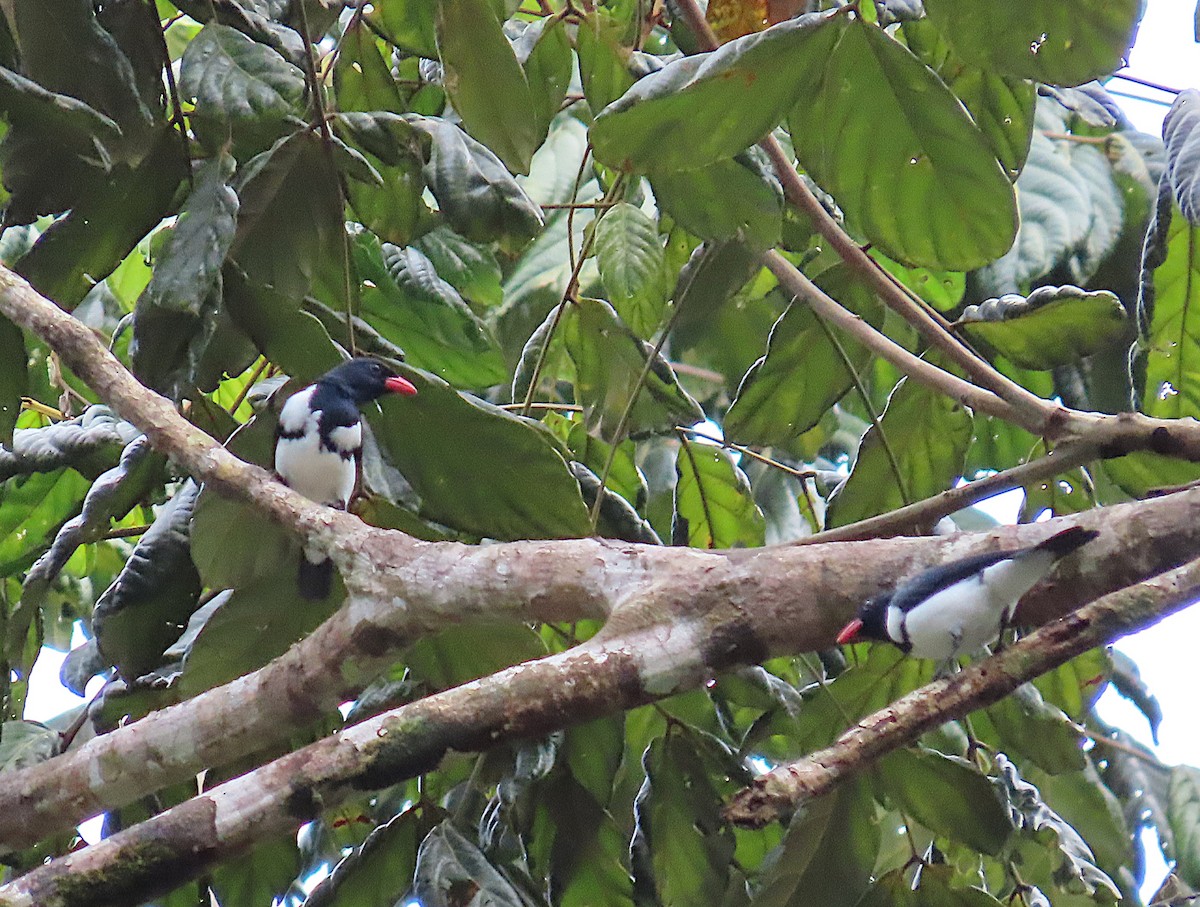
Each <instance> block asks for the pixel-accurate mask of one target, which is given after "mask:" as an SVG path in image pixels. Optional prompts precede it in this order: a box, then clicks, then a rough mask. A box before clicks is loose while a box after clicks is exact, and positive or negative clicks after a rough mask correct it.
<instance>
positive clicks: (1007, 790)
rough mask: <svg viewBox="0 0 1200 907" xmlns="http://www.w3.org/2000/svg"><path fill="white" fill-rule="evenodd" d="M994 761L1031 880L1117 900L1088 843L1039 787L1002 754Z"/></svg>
mask: <svg viewBox="0 0 1200 907" xmlns="http://www.w3.org/2000/svg"><path fill="white" fill-rule="evenodd" d="M995 759H996V768H997V769H998V772H999V777H998V778H997V779H996V788H997V790H998V792H999V793H1000V796H1001V798H1002V799H1003V800H1004V802H1005V803H1006V805H1007V807H1008V811H1009V816H1010V818H1011V819H1012V822H1013V825H1014V826H1016V828H1017V830H1018V832H1019V833H1020V835H1021V839H1022V840H1021V841H1019V842H1017V843H1015V846H1014V848H1013V849H1014V850H1016V851H1017V852H1016V854H1014V856H1015V858H1016V861H1017V862H1018V863H1023V864H1024V866H1023V867H1022V874H1023V875H1024V876H1025V877H1026V880H1027V881H1030V882H1032V883H1033V884H1037V885H1040V886H1045V887H1049V885H1050V884H1051V882H1053V883H1054V884H1058V885H1061V886H1063V887H1067V888H1069V890H1072V891H1081V890H1082V891H1083V892H1086V893H1088V894H1091V895H1093V896H1094V898H1095V899H1096V900H1098V901H1107V902H1112V901H1115V900H1116V899H1118V898H1119V897H1120V893H1119V892H1118V890H1117V887H1116V885H1114V884H1113V882H1112V880H1111V879H1110V878H1109V877H1108V876H1107V875H1105V874H1104V873H1103V872H1102V871H1101V870H1100V869H1099V868H1097V866H1096V858H1095V856H1094V855H1093V853H1092V850H1091V848H1090V847H1088V845H1087V842H1086V841H1084V840H1083V838H1081V837H1080V836H1079V833H1078V832H1077V831H1076V830H1075V829H1074V828H1072V827H1071V826H1070V825H1069V824H1068V823H1067V822H1066V821H1065V820H1064V819H1063V818H1062V816H1060V815H1059V814H1058V813H1056V812H1055V811H1054V810H1052V809H1051V808H1050V807H1049V806H1048V805H1047V804H1046V802H1045V801H1044V800H1043V799H1042V796H1041V794H1040V793H1039V791H1038V789H1037V788H1036V787H1034V786H1033V785H1032V784H1030V783H1029V782H1028V781H1026V780H1025V779H1023V778H1022V777H1021V776H1020V774H1019V773H1018V772H1017V767H1016V766H1015V765H1014V764H1013V763H1012V762H1011V761H1010V760H1009V759H1008V758H1007V757H1006V756H1005V755H1004V754H1003V753H997V754H996V756H995ZM1031 876H1032V877H1031ZM1039 876H1040V877H1039Z"/></svg>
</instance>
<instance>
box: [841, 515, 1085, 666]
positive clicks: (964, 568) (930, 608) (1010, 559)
mask: <svg viewBox="0 0 1200 907" xmlns="http://www.w3.org/2000/svg"><path fill="white" fill-rule="evenodd" d="M1099 534H1100V533H1098V532H1096V531H1094V530H1092V529H1083V528H1081V527H1079V526H1073V527H1071V528H1070V529H1065V530H1063V531H1062V532H1059V533H1057V534H1055V535H1052V536H1050V538H1048V539H1046V540H1045V541H1044V542H1041V543H1040V544H1037V545H1033V546H1031V547H1029V548H1019V549H1016V550H1013V551H993V552H990V553H988V554H979V555H975V556H974V557H967V558H963V559H962V560H957V561H952V562H950V563H949V564H939V565H938V566H936V567H931V568H930V569H928V570H925V571H923V572H921V573H919V574H917V575H916V576H915V577H913V578H912V579H910V580H908V581H907V582H904V583H901V584H900V585H899V586H897V587H896V588H895V589H893V590H892V591H891V592H886V593H884V594H882V595H878V596H875V597H874V598H872V599H870V600H869V601H867V602H866V603H865V604H863V606H862V607H861V608H859V610H858V616H857V617H856V618H854V620H852V621H850V623H848V624H846V626H845V627H843V628H842V632H840V633H839V634H838V637H837V641H838V642H839V643H841V644H845V643H848V642H853V641H855V640H857V639H860V638H866V639H874V640H880V641H882V642H890V643H893V644H894V645H896V646H898V647H899V648H900V649H902V650H903V651H904V652H906V653H908V654H909V655H913V656H915V657H917V658H935V659H939V660H943V661H945V660H948V659H952V658H956V657H957V656H959V655H964V654H971V653H974V652H978V651H979V650H981V649H982V648H983V647H984V646H986V645H987V644H988V643H990V642H991V641H992V640H994V639H995V638H996V637H997V636H999V635H1000V633H1001V632H1003V630H1004V628H1005V627H1007V626H1009V624H1010V622H1011V621H1012V617H1013V612H1014V611H1016V609H1017V602H1019V601H1020V600H1021V597H1022V596H1023V595H1024V594H1025V593H1026V592H1028V591H1029V590H1030V589H1032V588H1033V587H1034V586H1035V585H1037V583H1038V582H1039V581H1040V580H1041V579H1042V577H1044V576H1045V575H1046V574H1048V573H1049V572H1050V570H1051V569H1052V568H1053V567H1054V565H1055V564H1056V563H1058V561H1059V560H1060V559H1062V558H1064V557H1066V556H1067V555H1068V554H1070V553H1071V552H1072V551H1074V550H1075V549H1076V548H1079V547H1081V546H1082V545H1086V544H1087V543H1088V542H1090V541H1091V540H1092V539H1094V538H1096V536H1098V535H1099Z"/></svg>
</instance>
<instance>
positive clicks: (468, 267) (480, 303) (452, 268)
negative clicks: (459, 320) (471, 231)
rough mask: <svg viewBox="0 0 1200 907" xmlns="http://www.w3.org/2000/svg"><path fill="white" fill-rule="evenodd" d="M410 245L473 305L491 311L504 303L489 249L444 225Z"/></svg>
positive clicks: (502, 292)
mask: <svg viewBox="0 0 1200 907" xmlns="http://www.w3.org/2000/svg"><path fill="white" fill-rule="evenodd" d="M413 246H414V247H415V248H417V249H419V250H420V251H421V252H423V253H424V254H425V255H426V257H428V258H429V260H430V261H431V262H432V263H433V267H434V269H435V270H436V271H437V273H438V276H440V277H441V278H442V279H443V280H445V281H446V282H447V283H449V284H450V285H451V286H453V287H454V289H456V290H458V292H459V293H460V294H461V295H462V297H463V299H465V300H466V301H467V302H469V303H471V304H472V305H473V306H477V307H479V308H491V307H493V306H498V305H500V303H501V302H502V301H503V299H504V290H503V289H502V288H501V286H500V265H499V263H498V262H497V261H496V256H495V255H494V254H493V253H492V251H491V249H489V248H487V247H486V246H483V245H480V244H478V243H473V242H471V241H469V240H467V239H464V238H463V237H461V236H459V235H458V234H457V233H455V232H454V231H453V230H451V229H450V228H449V227H445V226H443V227H438V228H437V229H435V230H431V231H430V232H428V233H426V234H425V235H424V236H422V237H421V238H420V239H418V240H417V241H416V242H415V243H413Z"/></svg>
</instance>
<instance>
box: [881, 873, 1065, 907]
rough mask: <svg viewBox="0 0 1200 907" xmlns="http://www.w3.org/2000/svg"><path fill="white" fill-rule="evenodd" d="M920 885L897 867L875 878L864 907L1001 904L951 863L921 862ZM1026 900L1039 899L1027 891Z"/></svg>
mask: <svg viewBox="0 0 1200 907" xmlns="http://www.w3.org/2000/svg"><path fill="white" fill-rule="evenodd" d="M917 883H918V884H917V888H916V889H915V890H914V889H913V883H912V882H911V881H910V880H909V878H908V875H907V873H906V871H905V870H904V869H895V870H892V871H891V872H889V873H887V874H886V875H884V876H881V877H880V878H879V879H877V880H876V882H875V884H874V885H873V886H872V887H871V890H870V891H868V892H867V895H866V897H864V898H863V899H862V901H860V902H859V903H860V904H861V907H1002V905H1003V904H1004V903H1006V902H1004V901H998V900H996V898H994V897H992V895H990V894H988V893H987V892H986V891H984V890H983V889H982V888H977V887H972V886H970V885H969V884H968V883H967V882H966V881H964V880H963V879H961V877H960V876H959V875H958V874H957V873H956V872H955V871H954V868H953V867H952V866H946V865H939V864H936V863H935V864H928V863H926V864H922V866H921V874H920V876H919V877H918V879H917ZM1025 897H1026V903H1027V904H1029V905H1030V907H1033V905H1035V904H1039V903H1043V904H1048V902H1044V901H1043V902H1039V901H1037V900H1035V899H1034V897H1033V894H1032V892H1027V893H1026V895H1025Z"/></svg>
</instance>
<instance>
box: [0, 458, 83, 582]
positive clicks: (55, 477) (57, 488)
mask: <svg viewBox="0 0 1200 907" xmlns="http://www.w3.org/2000/svg"><path fill="white" fill-rule="evenodd" d="M90 485H91V483H90V482H89V481H88V480H87V479H85V478H84V477H83V476H81V475H80V474H79V473H77V472H76V471H75V470H73V469H64V470H61V471H58V472H42V473H36V474H34V475H31V476H26V477H19V478H15V479H10V480H9V481H8V482H6V483H5V484H4V485H2V486H0V577H3V576H8V575H9V574H11V573H13V572H15V571H17V570H23V569H25V568H26V567H28V566H29V565H30V564H32V563H33V561H34V558H35V557H36V556H37V554H39V553H40V552H41V550H43V549H45V548H47V547H49V545H50V542H51V541H52V540H53V538H54V533H56V532H58V528H59V526H61V525H62V524H63V523H64V522H65V521H66V519H67V518H68V517H69V516H71V515H72V514H73V513H74V512H75V511H76V510H77V509H78V508H79V506H80V504H81V503H82V502H83V497H84V495H85V494H87V490H88V488H89V487H90Z"/></svg>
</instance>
